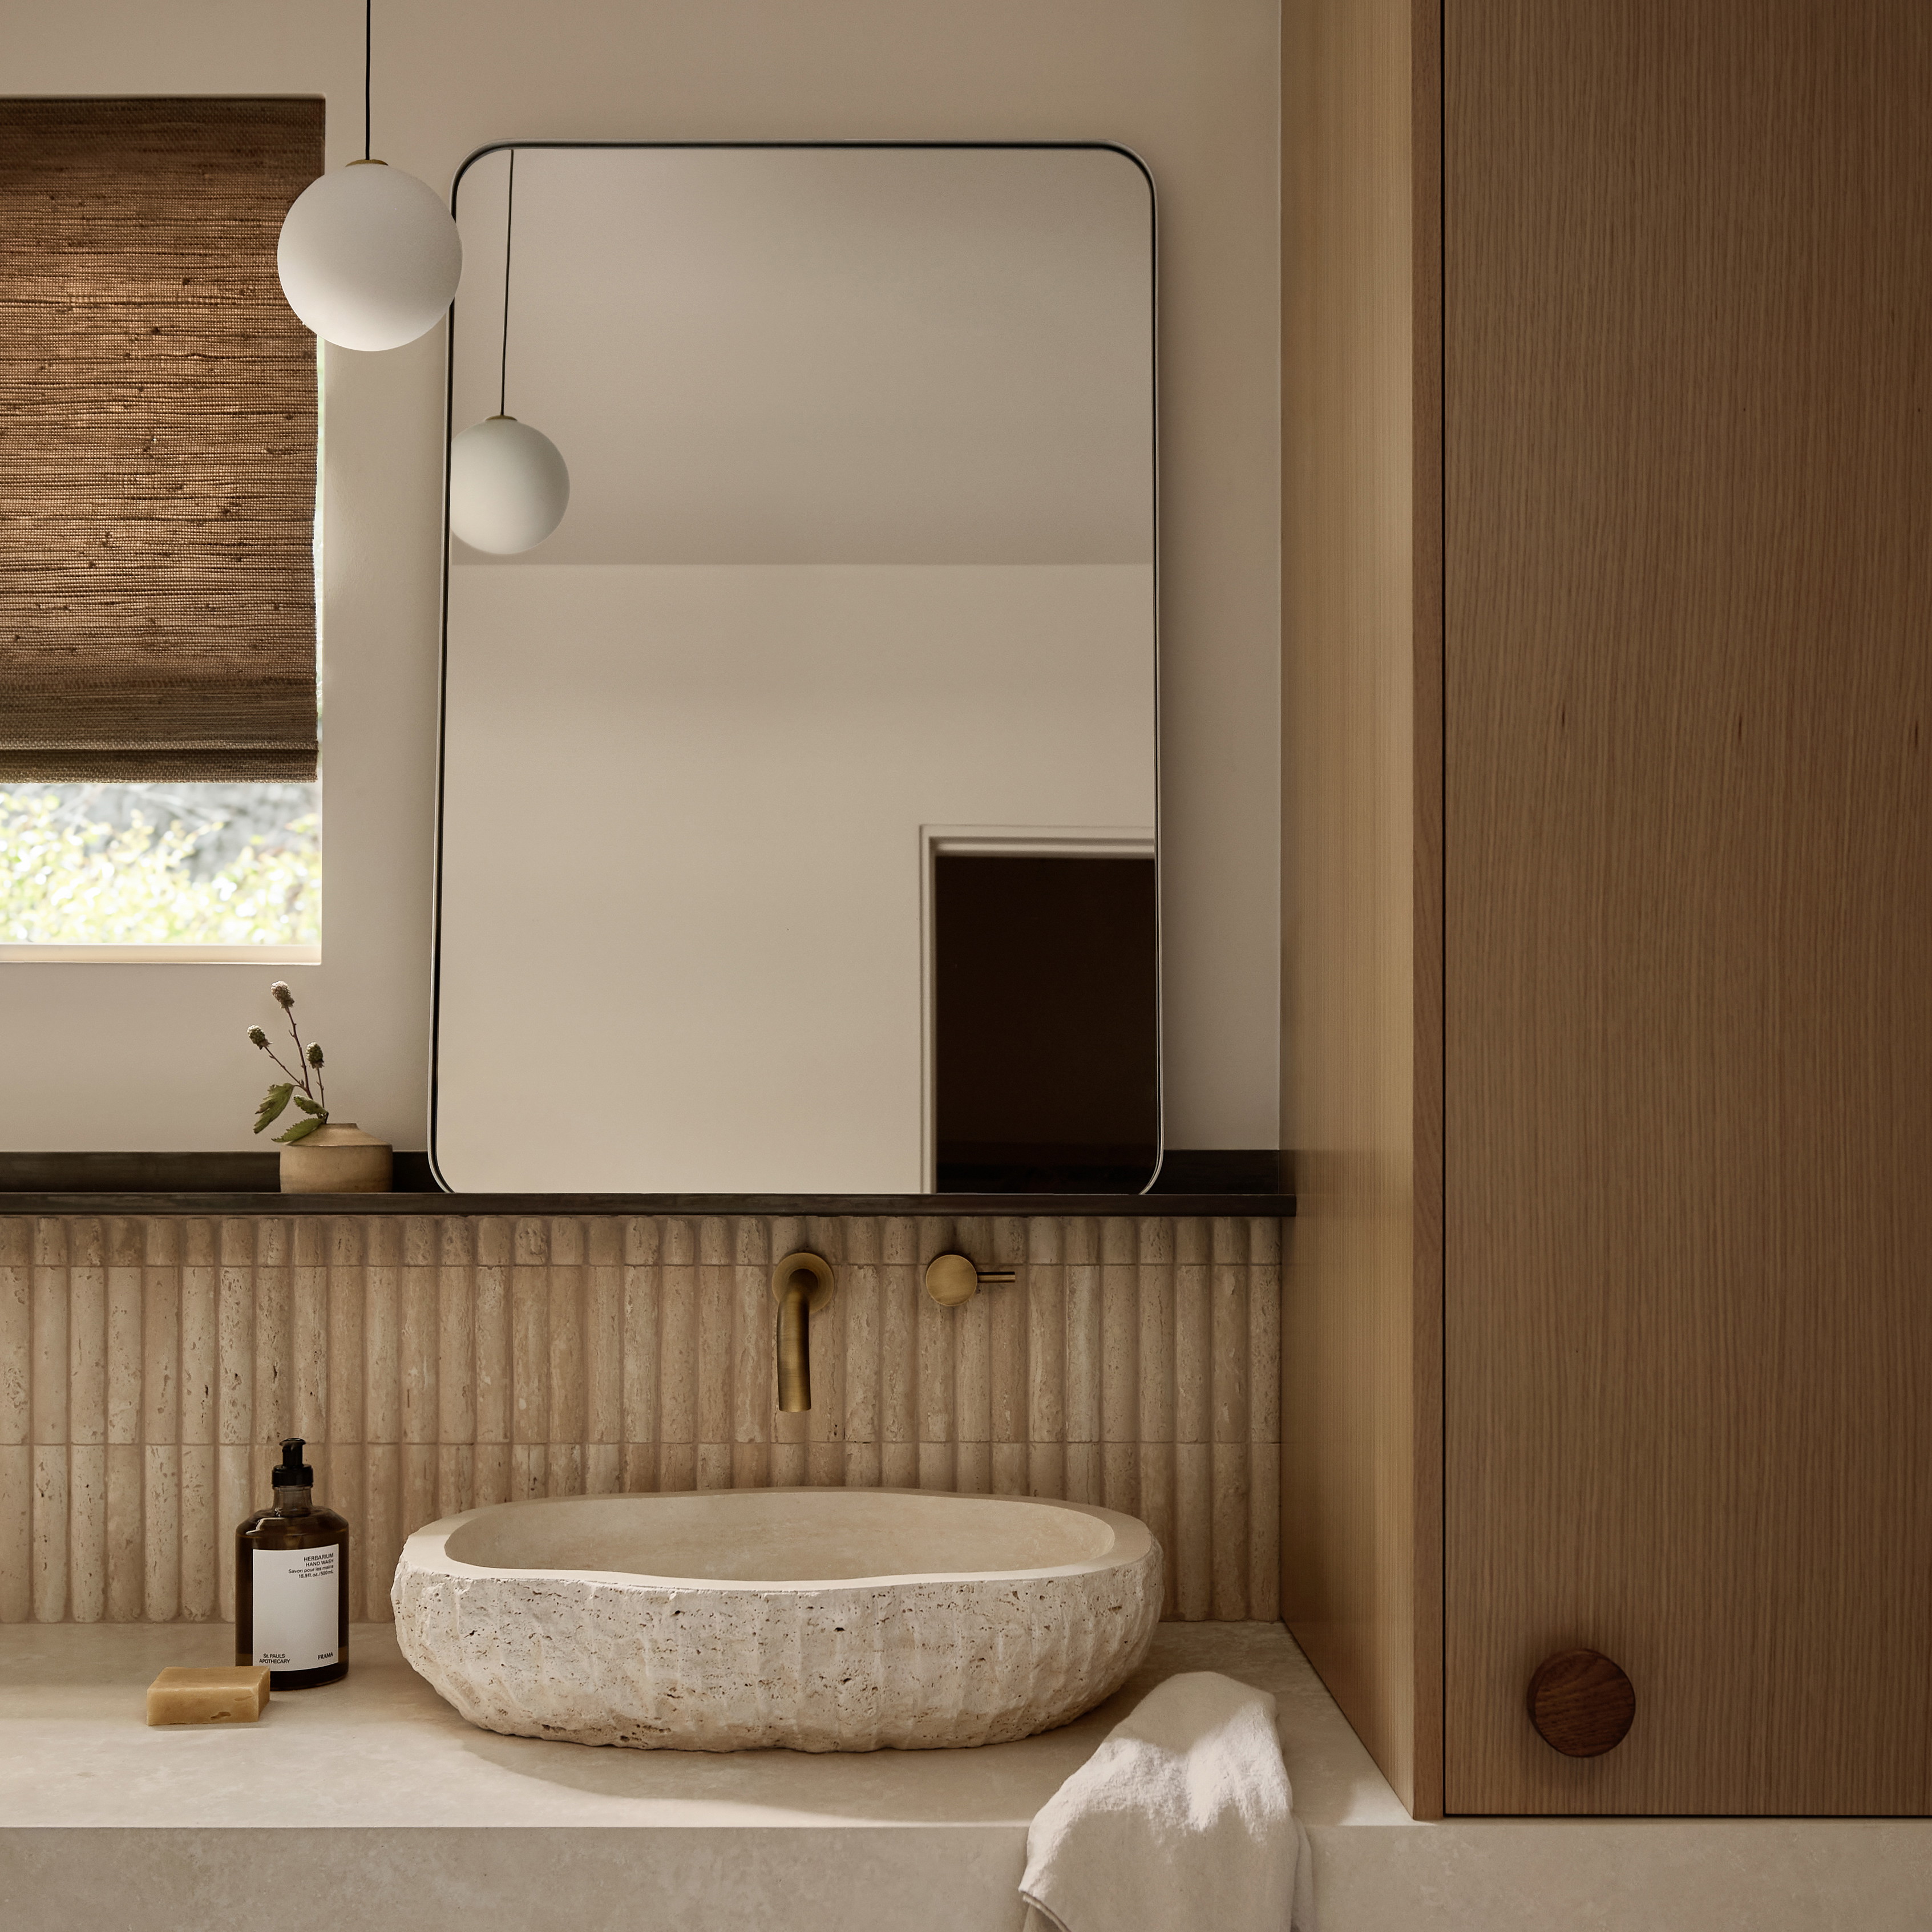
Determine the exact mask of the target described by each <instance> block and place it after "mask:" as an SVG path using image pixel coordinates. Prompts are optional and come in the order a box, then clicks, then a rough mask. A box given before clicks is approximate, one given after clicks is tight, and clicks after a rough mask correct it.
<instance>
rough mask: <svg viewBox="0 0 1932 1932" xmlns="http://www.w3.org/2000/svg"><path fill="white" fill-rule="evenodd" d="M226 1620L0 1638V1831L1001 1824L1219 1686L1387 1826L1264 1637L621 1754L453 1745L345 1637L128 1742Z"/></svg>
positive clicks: (423, 1700)
mask: <svg viewBox="0 0 1932 1932" xmlns="http://www.w3.org/2000/svg"><path fill="white" fill-rule="evenodd" d="M230 1644H231V1638H230V1634H229V1630H228V1627H227V1626H226V1625H210V1624H161V1625H153V1624H93V1625H86V1624H16V1625H10V1626H8V1627H7V1628H5V1629H4V1630H0V1821H4V1827H0V1829H4V1828H19V1827H21V1826H59V1827H74V1826H103V1825H112V1826H118V1827H121V1828H123V1829H126V1828H130V1827H145V1828H166V1829H176V1830H179V1829H223V1828H231V1827H236V1826H271V1825H275V1824H290V1823H302V1824H305V1825H308V1826H326V1827H332V1828H342V1827H363V1828H367V1827H376V1826H380V1827H384V1828H391V1829H393V1828H396V1827H401V1826H462V1827H467V1828H474V1827H478V1826H555V1825H562V1826H619V1827H622V1826H628V1827H640V1826H738V1827H746V1826H751V1827H772V1826H791V1827H797V1826H814V1827H821V1828H832V1827H838V1826H906V1825H944V1826H949V1827H957V1826H971V1825H980V1826H1005V1827H1007V1828H1009V1829H1016V1830H1018V1831H1019V1832H1022V1833H1024V1832H1025V1828H1026V1826H1027V1824H1028V1822H1029V1821H1030V1820H1031V1818H1032V1817H1033V1814H1034V1812H1035V1811H1037V1810H1038V1809H1039V1808H1040V1806H1041V1805H1043V1804H1044V1803H1045V1802H1046V1800H1047V1799H1049V1797H1051V1796H1052V1794H1053V1793H1054V1792H1055V1791H1056V1790H1058V1788H1059V1787H1060V1785H1061V1784H1062V1782H1063V1781H1064V1780H1065V1779H1066V1778H1067V1777H1068V1775H1070V1773H1071V1772H1073V1771H1074V1770H1075V1769H1076V1768H1077V1767H1078V1766H1080V1765H1081V1764H1082V1763H1085V1761H1086V1760H1087V1758H1088V1757H1089V1756H1090V1755H1091V1754H1092V1752H1093V1751H1094V1748H1096V1746H1097V1745H1099V1743H1100V1740H1101V1739H1102V1738H1103V1737H1104V1736H1106V1733H1107V1732H1108V1731H1109V1730H1110V1729H1111V1728H1112V1727H1113V1726H1114V1725H1115V1724H1117V1723H1118V1722H1119V1721H1120V1720H1121V1718H1123V1717H1124V1716H1125V1715H1126V1714H1127V1712H1129V1711H1130V1710H1131V1709H1133V1706H1135V1704H1136V1703H1138V1702H1139V1700H1140V1699H1141V1698H1142V1697H1144V1696H1145V1694H1147V1692H1148V1691H1149V1690H1151V1688H1153V1687H1154V1685H1156V1684H1157V1683H1158V1682H1160V1680H1161V1679H1163V1678H1165V1677H1169V1676H1172V1675H1174V1674H1175V1673H1176V1672H1178V1671H1183V1670H1220V1671H1225V1672H1226V1673H1227V1674H1228V1675H1229V1676H1232V1677H1238V1678H1240V1679H1241V1680H1242V1681H1243V1682H1247V1683H1250V1684H1253V1685H1257V1686H1259V1688H1262V1689H1263V1690H1266V1691H1273V1692H1274V1694H1275V1696H1276V1697H1277V1699H1278V1700H1280V1705H1281V1708H1282V1711H1283V1738H1284V1750H1285V1752H1286V1758H1287V1763H1288V1766H1289V1775H1290V1777H1291V1778H1292V1779H1293V1780H1294V1781H1295V1790H1296V1798H1297V1803H1298V1807H1299V1808H1300V1809H1301V1811H1302V1812H1303V1814H1304V1816H1305V1817H1308V1818H1310V1819H1311V1820H1316V1819H1319V1820H1321V1821H1322V1822H1331V1821H1335V1820H1339V1819H1340V1817H1343V1816H1347V1815H1353V1814H1361V1813H1363V1812H1365V1811H1366V1812H1373V1813H1379V1814H1381V1815H1382V1816H1384V1817H1391V1818H1394V1819H1401V1820H1405V1821H1406V1817H1407V1814H1406V1813H1405V1812H1403V1809H1402V1808H1401V1806H1400V1804H1399V1803H1398V1802H1397V1799H1396V1797H1395V1795H1394V1793H1393V1792H1391V1790H1390V1789H1389V1787H1388V1784H1387V1783H1386V1781H1385V1780H1384V1779H1383V1778H1382V1775H1381V1773H1380V1772H1378V1771H1377V1770H1376V1768H1375V1766H1374V1764H1373V1763H1372V1762H1371V1760H1370V1758H1369V1756H1368V1754H1367V1752H1366V1751H1364V1750H1363V1748H1362V1747H1361V1745H1360V1743H1358V1742H1357V1740H1356V1738H1355V1733H1353V1732H1352V1731H1351V1730H1349V1727H1348V1724H1346V1721H1344V1720H1343V1717H1342V1715H1341V1713H1340V1712H1339V1711H1337V1709H1336V1708H1335V1706H1334V1703H1333V1702H1332V1701H1331V1700H1330V1698H1329V1697H1328V1694H1327V1693H1326V1692H1325V1691H1324V1690H1323V1689H1322V1686H1321V1684H1320V1682H1319V1680H1318V1679H1316V1676H1315V1674H1314V1673H1313V1671H1312V1670H1310V1668H1309V1667H1308V1665H1307V1662H1306V1661H1305V1660H1304V1658H1303V1657H1302V1655H1301V1652H1300V1651H1298V1649H1296V1648H1295V1645H1294V1643H1292V1641H1291V1640H1290V1639H1289V1636H1288V1634H1287V1632H1286V1631H1284V1630H1283V1628H1282V1627H1281V1626H1280V1625H1279V1624H1262V1623H1247V1624H1181V1623H1171V1624H1163V1625H1161V1626H1160V1629H1159V1631H1157V1633H1156V1636H1155V1640H1154V1649H1153V1652H1152V1653H1151V1655H1150V1656H1149V1658H1148V1661H1147V1663H1146V1664H1145V1665H1144V1666H1143V1667H1142V1669H1141V1670H1139V1672H1138V1673H1136V1675H1135V1676H1134V1677H1133V1679H1132V1680H1131V1682H1130V1683H1129V1684H1128V1685H1127V1687H1126V1688H1124V1689H1123V1690H1121V1691H1119V1692H1118V1694H1116V1695H1115V1696H1114V1697H1112V1698H1110V1699H1109V1700H1108V1701H1107V1702H1106V1703H1104V1704H1103V1705H1101V1706H1100V1707H1099V1708H1098V1709H1096V1710H1094V1711H1092V1712H1089V1713H1088V1715H1086V1716H1085V1718H1082V1719H1081V1720H1080V1721H1079V1722H1078V1723H1077V1724H1070V1725H1068V1726H1067V1727H1066V1728H1064V1730H1058V1731H1050V1732H1048V1733H1045V1734H1044V1735H1043V1736H1039V1737H1034V1738H1028V1739H1024V1740H1022V1742H1019V1743H1017V1744H1010V1745H987V1746H985V1747H984V1748H980V1749H978V1750H972V1751H870V1752H864V1753H853V1754H844V1753H826V1754H814V1753H808V1752H802V1751H735V1752H730V1753H721V1754H712V1753H708V1752H697V1751H621V1750H606V1749H598V1748H590V1747H587V1746H585V1745H574V1744H563V1743H550V1742H545V1741H544V1740H543V1739H537V1738H511V1737H501V1736H497V1735H496V1733H493V1732H490V1731H482V1730H475V1729H474V1728H473V1727H471V1726H470V1725H469V1724H466V1723H465V1722H464V1721H463V1719H462V1718H460V1717H458V1715H457V1714H456V1713H455V1711H453V1710H452V1709H451V1708H450V1707H449V1706H448V1705H447V1704H446V1703H443V1700H441V1699H440V1697H437V1694H436V1693H435V1692H434V1691H432V1690H431V1688H430V1687H429V1686H428V1684H426V1683H425V1682H424V1681H423V1680H422V1679H421V1678H420V1677H419V1676H417V1675H416V1673H415V1672H414V1671H413V1670H411V1669H410V1667H409V1666H408V1665H407V1664H405V1663H404V1661H403V1660H402V1658H401V1655H400V1654H399V1653H398V1650H397V1648H396V1640H395V1631H394V1629H393V1628H392V1626H390V1625H387V1624H359V1625H356V1627H355V1629H354V1631H353V1633H352V1635H351V1638H350V1672H349V1675H348V1676H347V1678H346V1679H344V1680H343V1682H341V1683H340V1684H333V1685H325V1686H323V1688H320V1689H319V1690H314V1691H283V1692H280V1693H278V1694H277V1695H275V1697H272V1699H271V1700H270V1701H269V1709H268V1710H267V1711H266V1712H265V1713H264V1714H263V1717H262V1718H261V1719H260V1721H258V1722H257V1723H256V1724H247V1725H240V1726H236V1727H232V1728H231V1727H223V1726H220V1725H210V1726H194V1727H179V1728H164V1729H160V1730H149V1729H148V1727H147V1725H146V1724H145V1722H144V1721H143V1715H142V1714H143V1693H144V1692H145V1689H146V1687H147V1685H148V1684H149V1683H150V1682H151V1681H152V1679H153V1678H154V1674H155V1673H156V1672H157V1671H159V1670H162V1669H163V1668H164V1667H166V1666H167V1665H169V1664H226V1663H229V1662H232V1661H233V1656H232V1652H231V1649H230Z"/></svg>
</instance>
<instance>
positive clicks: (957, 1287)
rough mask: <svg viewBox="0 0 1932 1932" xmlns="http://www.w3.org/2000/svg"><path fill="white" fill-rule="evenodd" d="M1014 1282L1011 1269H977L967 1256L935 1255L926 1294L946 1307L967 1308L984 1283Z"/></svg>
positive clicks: (927, 1269) (930, 1265) (929, 1269)
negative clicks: (966, 1305)
mask: <svg viewBox="0 0 1932 1932" xmlns="http://www.w3.org/2000/svg"><path fill="white" fill-rule="evenodd" d="M1013 1279H1014V1274H1013V1270H1012V1269H1011V1268H976V1267H975V1266H974V1264H973V1263H972V1262H971V1261H970V1260H968V1259H967V1257H966V1256H964V1255H935V1256H934V1257H933V1259H932V1260H931V1261H929V1262H927V1263H926V1293H927V1294H928V1295H931V1296H932V1298H933V1300H934V1301H936V1302H938V1304H939V1305H940V1307H942V1308H962V1307H965V1304H967V1303H968V1302H969V1301H971V1300H972V1299H973V1298H974V1295H977V1294H978V1293H979V1292H980V1284H981V1283H984V1282H989V1281H1011V1280H1013Z"/></svg>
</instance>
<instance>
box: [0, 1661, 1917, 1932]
mask: <svg viewBox="0 0 1932 1932" xmlns="http://www.w3.org/2000/svg"><path fill="white" fill-rule="evenodd" d="M228 1641H229V1632H228V1630H227V1627H226V1625H218V1624H198V1625H187V1624H164V1625H102V1624H96V1625H71V1624H68V1625H12V1626H10V1627H7V1628H4V1629H0V1924H4V1925H5V1926H6V1927H7V1928H8V1932H12V1928H13V1927H20V1928H22V1932H271V1928H272V1932H343V1928H344V1927H345V1926H346V1927H353V1928H354V1932H388V1928H390V1927H396V1928H398V1929H399V1932H496V1928H498V1927H502V1928H505V1932H512V1928H514V1932H657V1928H659V1927H663V1928H666V1932H668V1928H670V1927H676V1928H678V1932H763V1928H767V1927H769V1928H773V1932H1022V1921H1023V1918H1024V1914H1023V1913H1022V1910H1021V1909H1020V1906H1019V1894H1018V1892H1017V1890H1016V1887H1017V1885H1018V1883H1019V1875H1020V1872H1021V1870H1022V1867H1023V1865H1024V1863H1025V1851H1026V1833H1027V1826H1028V1823H1029V1822H1030V1821H1031V1818H1032V1817H1033V1814H1034V1812H1035V1811H1037V1809H1038V1808H1039V1807H1040V1805H1041V1804H1043V1802H1045V1801H1046V1799H1047V1798H1048V1797H1049V1796H1051V1795H1052V1793H1053V1792H1054V1791H1055V1790H1057V1789H1058V1787H1059V1785H1060V1784H1061V1781H1063V1780H1064V1778H1066V1777H1067V1775H1069V1774H1070V1772H1072V1771H1073V1770H1074V1769H1076V1767H1077V1766H1079V1765H1080V1764H1082V1763H1084V1762H1085V1760H1086V1759H1087V1757H1088V1756H1089V1754H1091V1752H1092V1751H1094V1748H1096V1747H1097V1745H1098V1744H1099V1743H1100V1740H1101V1739H1102V1738H1103V1737H1104V1736H1106V1733H1107V1731H1108V1730H1109V1728H1110V1727H1112V1725H1113V1724H1115V1723H1116V1722H1117V1721H1118V1720H1119V1719H1120V1718H1121V1716H1123V1715H1124V1714H1125V1713H1126V1712H1127V1711H1128V1710H1130V1709H1131V1708H1132V1707H1133V1705H1134V1703H1136V1701H1137V1700H1139V1698H1140V1697H1142V1696H1143V1695H1145V1693H1146V1692H1147V1691H1148V1690H1150V1689H1151V1688H1153V1686H1154V1685H1155V1684H1157V1683H1158V1682H1160V1680H1161V1679H1163V1678H1165V1677H1167V1676H1172V1675H1173V1674H1174V1673H1176V1672H1178V1671H1182V1670H1220V1671H1224V1672H1226V1673H1227V1674H1228V1675H1229V1676H1233V1677H1236V1678H1239V1679H1242V1680H1243V1681H1244V1682H1248V1683H1250V1684H1253V1685H1258V1686H1259V1687H1260V1688H1262V1689H1265V1690H1268V1691H1272V1692H1273V1693H1274V1694H1275V1696H1276V1697H1277V1700H1279V1707H1280V1730H1281V1735H1282V1745H1283V1756H1284V1757H1285V1759H1286V1762H1287V1765H1288V1769H1289V1775H1290V1777H1291V1778H1292V1780H1293V1781H1294V1785H1295V1808H1296V1810H1297V1811H1298V1814H1300V1816H1301V1819H1302V1820H1303V1822H1304V1823H1305V1824H1306V1825H1307V1827H1308V1829H1309V1836H1310V1841H1311V1842H1312V1843H1313V1849H1314V1856H1315V1875H1316V1897H1317V1904H1318V1907H1319V1913H1320V1917H1321V1922H1322V1932H1497V1928H1499V1927H1510V1928H1511V1932H1924V1926H1925V1924H1926V1923H1927V1906H1926V1900H1927V1899H1928V1898H1932V1821H1927V1820H1920V1819H1710V1818H1682V1819H1625V1818H1544V1819H1482V1818H1452V1819H1451V1820H1449V1821H1448V1823H1444V1824H1439V1825H1418V1824H1416V1823H1414V1822H1413V1821H1412V1820H1411V1819H1410V1818H1409V1815H1408V1814H1407V1813H1406V1811H1404V1810H1403V1808H1402V1806H1401V1805H1400V1803H1399V1802H1397V1799H1396V1797H1395V1795H1394V1793H1393V1792H1392V1791H1391V1790H1390V1788H1389V1786H1388V1783H1387V1781H1385V1779H1384V1778H1383V1777H1382V1775H1381V1773H1380V1772H1379V1771H1378V1770H1377V1769H1376V1767H1375V1766H1374V1764H1373V1763H1372V1762H1371V1760H1370V1758H1369V1756H1368V1754H1367V1752H1366V1751H1364V1749H1363V1748H1362V1746H1361V1744H1360V1743H1359V1742H1358V1740H1357V1739H1356V1738H1355V1734H1354V1733H1353V1732H1352V1730H1350V1729H1349V1726H1348V1724H1346V1721H1344V1720H1343V1717H1342V1715H1341V1713H1340V1711H1339V1710H1338V1709H1337V1708H1336V1706H1335V1704H1334V1701H1333V1700H1331V1698H1330V1697H1329V1696H1328V1692H1327V1691H1325V1689H1324V1688H1322V1685H1321V1683H1320V1682H1319V1679H1317V1678H1316V1676H1315V1674H1314V1673H1313V1670H1310V1667H1309V1666H1308V1664H1307V1661H1305V1660H1304V1658H1303V1657H1302V1655H1301V1652H1300V1651H1299V1650H1298V1649H1296V1648H1295V1645H1294V1644H1293V1643H1292V1642H1291V1641H1290V1640H1289V1637H1288V1635H1287V1633H1286V1631H1284V1630H1283V1628H1282V1627H1281V1626H1280V1625H1279V1624H1264V1623H1249V1624H1178V1623H1175V1624H1163V1625H1161V1626H1160V1630H1159V1631H1158V1632H1157V1634H1156V1637H1155V1640H1154V1649H1153V1651H1152V1652H1151V1655H1150V1656H1149V1658H1148V1662H1147V1664H1146V1665H1145V1667H1144V1668H1143V1669H1142V1670H1141V1671H1140V1672H1139V1673H1138V1674H1137V1675H1136V1676H1135V1678H1134V1679H1133V1680H1132V1681H1131V1682H1130V1683H1129V1684H1128V1685H1127V1686H1126V1687H1125V1688H1124V1689H1123V1690H1122V1691H1121V1692H1120V1694H1118V1696H1116V1697H1113V1698H1112V1699H1110V1700H1109V1701H1108V1703H1106V1704H1103V1706H1100V1708H1099V1709H1097V1710H1095V1711H1094V1712H1090V1713H1089V1714H1088V1715H1087V1716H1086V1717H1085V1718H1082V1719H1081V1721H1079V1723H1078V1724H1071V1725H1069V1726H1068V1727H1067V1728H1066V1729H1064V1730H1059V1731H1055V1732H1050V1733H1047V1734H1046V1735H1045V1736H1041V1737H1037V1738H1030V1739H1026V1740H1025V1741H1024V1742H1021V1743H1019V1744H1010V1745H989V1746H987V1747H986V1748H983V1749H980V1750H977V1751H877V1752H871V1753H867V1754H855V1755H850V1756H843V1755H826V1756H814V1755H810V1754H802V1753H796V1752H790V1751H747V1752H742V1753H734V1754H728V1755H719V1756H712V1755H709V1754H695V1753H685V1752H674V1751H619V1750H600V1749H593V1748H589V1747H587V1746H583V1745H571V1744H558V1743H547V1742H543V1741H542V1740H540V1739H526V1738H505V1737H499V1736H495V1735H494V1734H493V1733H487V1732H483V1731H478V1730H472V1728H471V1727H469V1726H468V1725H466V1724H464V1723H463V1721H462V1720H461V1719H460V1718H458V1716H457V1715H456V1714H455V1712H453V1711H452V1710H450V1709H449V1708H448V1707H447V1706H445V1705H444V1704H443V1703H442V1702H441V1700H439V1699H438V1698H437V1697H436V1695H435V1694H434V1692H433V1691H431V1690H430V1688H429V1687H428V1685H426V1684H425V1683H424V1682H422V1680H421V1679H419V1678H418V1677H417V1676H416V1675H415V1673H413V1671H411V1670H410V1669H409V1668H408V1667H407V1666H406V1665H405V1664H404V1663H403V1662H402V1661H401V1658H400V1656H399V1655H398V1653H397V1650H396V1648H395V1635H394V1633H393V1631H392V1630H391V1629H390V1628H389V1626H387V1625H358V1626H357V1627H356V1631H355V1632H354V1635H353V1639H352V1644H351V1656H352V1658H353V1664H352V1667H351V1670H350V1675H349V1677H348V1679H347V1681H346V1682H344V1683H343V1684H341V1685H331V1686H329V1687H327V1688H324V1689H323V1690H320V1691H301V1692H295V1693H291V1694H285V1695H284V1696H281V1697H276V1698H275V1699H273V1700H272V1701H271V1703H270V1705H269V1710H268V1712H266V1715H265V1716H264V1717H263V1720H262V1721H261V1722H260V1724H257V1725H253V1726H247V1727H238V1728H236V1729H234V1730H223V1729H221V1728H219V1727H214V1728H209V1729H205V1730H203V1729H183V1730H148V1728H147V1727H146V1725H145V1723H144V1722H143V1721H142V1702H143V1700H142V1692H143V1691H144V1690H145V1687H146V1685H148V1682H150V1681H151V1679H152V1678H153V1677H154V1673H156V1672H157V1671H158V1670H161V1669H162V1668H163V1667H165V1666H166V1665H168V1664H209V1663H221V1662H226V1661H227V1660H228V1655H229V1653H228V1650H227V1645H228ZM586 1828H589V1829H586ZM1121 1932H1131V1928H1121ZM1203 1932H1209V1929H1208V1928H1206V1927H1204V1928H1203ZM1213 1932H1247V1928H1242V1927H1227V1928H1223V1927H1215V1928H1213ZM1267 1932H1280V1928H1279V1927H1269V1928H1267Z"/></svg>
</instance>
